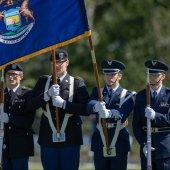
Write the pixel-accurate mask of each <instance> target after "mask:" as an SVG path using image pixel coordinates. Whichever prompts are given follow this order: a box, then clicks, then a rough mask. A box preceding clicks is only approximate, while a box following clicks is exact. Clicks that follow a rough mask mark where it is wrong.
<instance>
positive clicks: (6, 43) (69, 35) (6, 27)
mask: <svg viewBox="0 0 170 170" xmlns="http://www.w3.org/2000/svg"><path fill="white" fill-rule="evenodd" d="M90 35H91V32H90V30H89V26H88V21H87V16H86V9H85V4H84V1H83V0H48V1H43V0H36V1H35V0H0V51H1V52H0V69H2V68H3V67H4V66H5V65H7V64H9V63H14V62H18V61H22V60H24V59H28V58H30V57H34V56H36V55H39V54H41V53H44V52H47V51H51V50H52V49H54V48H57V47H61V46H64V45H67V44H69V43H72V42H74V41H77V40H79V39H82V38H85V37H88V36H90Z"/></svg>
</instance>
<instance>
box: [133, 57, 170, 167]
mask: <svg viewBox="0 0 170 170" xmlns="http://www.w3.org/2000/svg"><path fill="white" fill-rule="evenodd" d="M145 67H146V69H147V70H148V72H149V73H148V74H149V75H148V77H149V80H148V82H149V84H150V101H151V103H150V106H147V96H146V89H143V90H141V91H140V92H139V93H138V94H137V96H136V101H135V108H134V115H133V122H132V124H133V131H134V135H135V137H136V139H137V141H138V143H139V144H140V158H141V169H142V170H147V132H146V131H147V128H146V126H147V118H148V119H150V120H151V141H152V144H151V146H152V151H151V161H152V169H153V170H170V145H169V144H170V89H169V88H167V87H165V86H164V85H163V84H162V83H163V81H164V79H165V76H166V75H165V72H166V71H168V70H169V67H168V66H167V65H166V64H165V63H163V62H161V61H159V60H147V61H146V62H145Z"/></svg>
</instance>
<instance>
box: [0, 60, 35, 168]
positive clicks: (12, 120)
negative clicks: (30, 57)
mask: <svg viewBox="0 0 170 170" xmlns="http://www.w3.org/2000/svg"><path fill="white" fill-rule="evenodd" d="M4 76H5V83H6V88H5V90H4V112H3V113H1V114H0V122H2V123H4V144H3V160H2V169H3V170H28V160H29V156H33V155H34V142H33V130H32V124H33V121H34V116H35V112H28V110H27V109H26V108H27V102H28V100H29V99H30V96H31V89H29V88H26V87H21V85H20V81H21V80H22V79H23V68H22V67H21V65H20V64H18V63H15V64H11V65H8V66H7V67H6V68H5V70H4Z"/></svg>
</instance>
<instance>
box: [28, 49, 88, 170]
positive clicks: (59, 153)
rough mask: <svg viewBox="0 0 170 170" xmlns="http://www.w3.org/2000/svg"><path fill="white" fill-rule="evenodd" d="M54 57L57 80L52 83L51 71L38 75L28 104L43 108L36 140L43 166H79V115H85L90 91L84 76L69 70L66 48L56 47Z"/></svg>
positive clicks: (56, 169)
mask: <svg viewBox="0 0 170 170" xmlns="http://www.w3.org/2000/svg"><path fill="white" fill-rule="evenodd" d="M55 57H56V72H57V78H58V84H54V83H53V80H54V78H53V76H51V75H45V76H41V77H40V78H39V80H38V82H37V83H36V85H35V87H34V89H33V96H32V100H31V102H30V108H31V109H37V108H39V107H42V109H43V114H42V117H41V122H40V132H39V138H38V143H39V144H40V148H41V161H42V165H43V168H44V170H78V168H79V158H80V145H81V144H82V143H83V140H82V127H81V125H82V120H81V117H80V116H86V115H88V114H87V112H86V104H87V102H88V98H89V95H88V92H87V89H86V86H85V83H84V81H83V79H82V78H80V77H72V76H71V75H69V74H68V72H67V67H68V65H69V59H68V53H67V51H65V50H63V49H58V50H57V51H56V56H55ZM56 108H57V109H58V112H59V114H58V115H59V117H57V115H56ZM56 120H58V121H59V124H58V122H56ZM56 124H57V125H59V131H57V130H58V129H57V126H56Z"/></svg>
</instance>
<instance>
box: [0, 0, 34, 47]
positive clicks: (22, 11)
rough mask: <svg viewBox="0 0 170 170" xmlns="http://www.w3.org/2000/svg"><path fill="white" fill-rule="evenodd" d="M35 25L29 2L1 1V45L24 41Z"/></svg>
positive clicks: (22, 0)
mask: <svg viewBox="0 0 170 170" xmlns="http://www.w3.org/2000/svg"><path fill="white" fill-rule="evenodd" d="M34 23H35V18H34V16H33V11H32V10H30V9H29V0H15V1H13V0H0V43H2V44H16V43H18V42H20V41H22V40H23V39H24V38H25V37H26V36H27V35H28V33H29V32H30V31H31V30H32V28H33V26H34Z"/></svg>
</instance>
